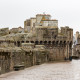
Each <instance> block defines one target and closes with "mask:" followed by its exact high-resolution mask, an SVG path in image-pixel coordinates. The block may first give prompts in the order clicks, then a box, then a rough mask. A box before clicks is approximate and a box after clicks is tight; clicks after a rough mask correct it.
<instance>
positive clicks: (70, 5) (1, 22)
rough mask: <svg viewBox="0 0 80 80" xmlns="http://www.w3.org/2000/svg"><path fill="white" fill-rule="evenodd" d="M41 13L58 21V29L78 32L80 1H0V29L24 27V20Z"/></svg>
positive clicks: (79, 28)
mask: <svg viewBox="0 0 80 80" xmlns="http://www.w3.org/2000/svg"><path fill="white" fill-rule="evenodd" d="M43 12H45V13H46V14H51V16H52V18H53V19H57V20H59V27H61V26H70V27H71V28H73V29H74V32H76V31H80V0H0V28H3V27H9V28H12V27H18V26H22V27H24V20H26V19H28V18H30V17H34V16H35V15H36V14H42V13H43Z"/></svg>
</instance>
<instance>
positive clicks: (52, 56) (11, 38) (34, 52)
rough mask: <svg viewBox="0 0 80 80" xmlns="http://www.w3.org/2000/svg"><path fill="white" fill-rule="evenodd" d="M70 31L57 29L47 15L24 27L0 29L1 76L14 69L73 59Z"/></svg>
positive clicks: (66, 27)
mask: <svg viewBox="0 0 80 80" xmlns="http://www.w3.org/2000/svg"><path fill="white" fill-rule="evenodd" d="M72 44H73V29H72V28H69V27H68V26H65V27H61V29H59V28H58V20H56V19H51V15H49V14H37V15H36V17H33V18H30V19H27V20H25V21H24V28H22V27H18V28H12V29H10V30H9V28H2V29H0V73H1V74H2V73H6V72H9V71H12V70H14V66H17V65H24V67H25V68H26V67H30V66H33V65H36V64H41V63H44V62H49V61H61V60H69V59H70V57H71V56H72Z"/></svg>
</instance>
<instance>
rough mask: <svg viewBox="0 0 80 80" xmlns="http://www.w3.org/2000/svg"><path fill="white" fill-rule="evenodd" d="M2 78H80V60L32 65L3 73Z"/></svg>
mask: <svg viewBox="0 0 80 80" xmlns="http://www.w3.org/2000/svg"><path fill="white" fill-rule="evenodd" d="M0 80H80V60H73V61H72V62H56V63H45V64H42V65H36V66H32V67H29V68H26V69H24V70H21V71H12V72H10V73H6V74H2V75H0Z"/></svg>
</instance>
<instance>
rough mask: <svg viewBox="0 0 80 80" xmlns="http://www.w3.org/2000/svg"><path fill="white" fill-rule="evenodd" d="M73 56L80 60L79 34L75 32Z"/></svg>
mask: <svg viewBox="0 0 80 80" xmlns="http://www.w3.org/2000/svg"><path fill="white" fill-rule="evenodd" d="M73 43H74V44H73V56H74V57H75V58H80V33H79V32H78V31H77V32H76V34H75V36H74V42H73Z"/></svg>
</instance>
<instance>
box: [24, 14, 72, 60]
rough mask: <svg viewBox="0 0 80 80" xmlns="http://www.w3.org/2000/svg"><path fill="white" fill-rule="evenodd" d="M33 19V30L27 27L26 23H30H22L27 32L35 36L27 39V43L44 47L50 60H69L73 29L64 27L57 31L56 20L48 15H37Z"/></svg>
mask: <svg viewBox="0 0 80 80" xmlns="http://www.w3.org/2000/svg"><path fill="white" fill-rule="evenodd" d="M35 19H36V20H35V22H34V23H33V24H35V26H34V30H33V29H32V27H31V25H29V26H28V23H31V22H28V21H27V20H26V21H25V22H26V23H27V24H25V22H24V28H26V30H27V32H32V33H33V34H34V35H35V37H30V39H29V38H28V39H27V41H28V42H33V43H35V44H36V45H45V47H46V49H48V50H49V52H50V53H49V59H50V60H53V61H54V60H64V59H69V57H70V56H71V55H72V49H71V48H72V43H73V29H71V28H69V27H68V26H65V27H61V29H60V30H59V28H58V20H56V19H51V15H49V14H37V15H36V18H35ZM29 20H31V19H29ZM27 27H28V28H29V30H28V29H27Z"/></svg>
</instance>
